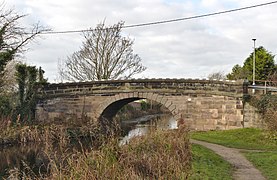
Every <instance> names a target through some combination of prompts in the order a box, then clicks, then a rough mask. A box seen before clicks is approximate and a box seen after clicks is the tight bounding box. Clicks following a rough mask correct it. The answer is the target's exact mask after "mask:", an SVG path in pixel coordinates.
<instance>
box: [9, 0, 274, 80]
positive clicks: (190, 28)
mask: <svg viewBox="0 0 277 180" xmlns="http://www.w3.org/2000/svg"><path fill="white" fill-rule="evenodd" d="M265 2H267V1H264V0H244V1H239V0H173V1H169V0H152V1H149V0H132V1H123V0H93V1H91V0H79V1H74V0H67V1H57V0H48V1H44V0H9V2H7V3H8V4H13V5H14V7H15V8H16V9H17V11H19V12H23V13H29V14H30V15H29V16H28V19H27V20H26V22H24V23H29V24H32V23H34V22H36V21H40V22H41V23H43V24H44V25H46V26H48V27H50V28H52V29H53V30H54V31H63V30H76V29H77V30H78V29H87V28H89V27H95V26H96V25H97V24H98V23H99V22H102V21H103V20H105V22H106V23H107V24H109V25H111V24H115V23H117V22H118V21H120V20H123V21H125V23H126V25H129V24H138V23H145V22H154V21H161V20H168V19H174V18H180V17H189V16H193V15H199V14H203V13H212V12H217V11H223V10H228V9H231V8H238V7H245V6H250V5H254V4H261V3H265ZM276 7H277V4H272V5H270V6H264V7H259V8H254V9H249V10H245V11H239V12H233V13H229V14H222V15H217V16H212V17H206V18H201V19H193V20H187V21H180V22H174V23H167V24H160V25H153V26H145V27H137V28H126V29H123V31H122V33H123V35H126V36H130V37H131V38H133V39H134V40H135V44H134V51H135V53H137V54H139V55H140V56H141V58H142V60H143V64H144V65H145V66H147V67H148V69H147V71H145V72H144V73H142V74H141V75H137V76H136V77H148V78H152V77H155V78H159V77H160V78H174V77H176V78H189V77H190V78H203V77H206V76H208V74H210V73H213V72H216V71H225V72H226V73H227V72H229V71H230V70H231V69H232V67H233V66H234V65H235V64H242V63H243V61H244V60H245V59H246V58H247V57H248V55H249V54H250V53H251V52H252V51H253V42H252V40H251V39H252V38H257V41H256V42H257V46H260V45H263V46H264V47H265V48H266V49H268V50H269V51H271V52H272V53H273V54H276V53H277V41H276V39H275V33H276V31H277V24H276V23H275V22H277V16H276V15H275V14H276V13H275V9H276ZM81 41H82V36H81V35H80V34H78V33H77V34H57V35H45V36H43V38H42V39H38V40H37V42H38V43H36V44H32V45H30V48H31V50H30V51H29V52H27V53H26V55H25V57H26V60H27V62H28V63H30V64H33V65H38V66H42V68H43V69H44V70H45V71H46V76H48V78H49V79H50V80H51V81H53V80H54V79H55V78H56V76H57V62H58V60H59V59H63V58H66V57H67V56H68V55H70V54H71V53H73V52H74V51H77V50H78V49H79V47H80V45H81Z"/></svg>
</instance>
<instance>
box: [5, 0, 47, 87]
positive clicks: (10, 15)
mask: <svg viewBox="0 0 277 180" xmlns="http://www.w3.org/2000/svg"><path fill="white" fill-rule="evenodd" d="M25 16H26V15H20V14H18V13H16V12H15V10H13V9H6V8H5V6H4V4H3V3H1V4H0V87H1V86H3V83H4V82H5V80H4V79H3V76H4V72H5V71H4V70H5V67H6V65H7V63H8V62H10V61H11V60H13V59H14V57H15V56H16V55H17V54H19V53H22V52H23V51H24V47H25V46H26V45H27V44H28V43H29V42H31V41H32V40H33V39H34V38H35V37H36V36H37V35H39V34H40V33H41V32H43V31H45V30H46V29H45V28H43V27H42V26H40V24H39V23H37V24H35V25H33V26H31V27H30V28H27V27H22V26H20V23H19V22H20V21H21V20H22V19H24V17H25ZM0 92H1V90H0Z"/></svg>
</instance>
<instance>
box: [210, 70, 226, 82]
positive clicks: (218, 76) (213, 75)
mask: <svg viewBox="0 0 277 180" xmlns="http://www.w3.org/2000/svg"><path fill="white" fill-rule="evenodd" d="M208 79H209V80H213V79H216V80H224V79H226V75H225V74H224V72H223V71H218V72H214V73H211V74H209V75H208Z"/></svg>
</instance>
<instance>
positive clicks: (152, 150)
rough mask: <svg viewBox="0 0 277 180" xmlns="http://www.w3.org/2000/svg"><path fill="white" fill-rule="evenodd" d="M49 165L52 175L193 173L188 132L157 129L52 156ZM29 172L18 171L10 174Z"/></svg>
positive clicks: (164, 176) (173, 176) (114, 176)
mask: <svg viewBox="0 0 277 180" xmlns="http://www.w3.org/2000/svg"><path fill="white" fill-rule="evenodd" d="M49 157H55V156H52V155H49ZM49 168H50V173H49V176H48V177H47V178H50V179H117V178H120V179H132V178H133V179H187V178H188V177H189V175H190V174H191V151H190V143H189V138H188V132H187V131H186V130H174V131H173V130H172V131H164V132H161V131H157V132H153V133H150V134H149V135H146V136H144V137H137V138H135V139H133V140H132V141H131V142H130V144H128V145H123V146H119V143H118V140H117V139H116V138H110V139H109V141H106V142H104V143H103V144H102V145H101V146H99V148H97V149H94V150H91V151H87V150H85V149H83V151H78V152H74V153H72V154H66V153H65V154H63V155H62V156H61V157H60V158H58V159H57V161H56V159H55V158H52V159H50V164H49ZM28 175H30V173H24V172H16V173H13V174H11V176H10V177H15V178H26V177H28ZM32 178H40V176H39V175H37V176H36V177H32Z"/></svg>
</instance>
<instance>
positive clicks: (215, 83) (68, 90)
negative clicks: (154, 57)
mask: <svg viewBox="0 0 277 180" xmlns="http://www.w3.org/2000/svg"><path fill="white" fill-rule="evenodd" d="M135 91H136V92H156V93H161V94H163V93H170V94H174V93H177V94H178V93H181V94H193V93H198V94H199V93H203V94H209V93H211V94H218V95H225V96H232V97H236V96H237V97H241V96H242V94H243V81H228V80H225V81H223V80H206V79H130V80H108V81H90V82H74V83H58V84H48V85H46V86H44V88H43V89H41V90H40V91H39V94H40V95H45V96H46V97H48V98H51V97H58V96H70V95H78V94H80V95H83V94H92V95H93V94H95V95H105V96H109V95H114V94H115V93H119V92H135Z"/></svg>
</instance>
